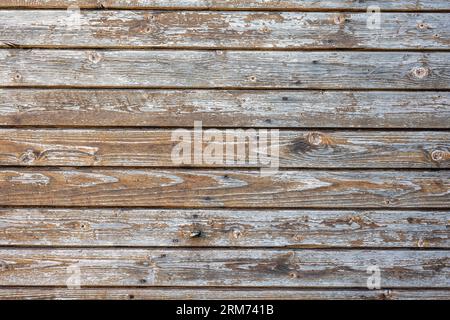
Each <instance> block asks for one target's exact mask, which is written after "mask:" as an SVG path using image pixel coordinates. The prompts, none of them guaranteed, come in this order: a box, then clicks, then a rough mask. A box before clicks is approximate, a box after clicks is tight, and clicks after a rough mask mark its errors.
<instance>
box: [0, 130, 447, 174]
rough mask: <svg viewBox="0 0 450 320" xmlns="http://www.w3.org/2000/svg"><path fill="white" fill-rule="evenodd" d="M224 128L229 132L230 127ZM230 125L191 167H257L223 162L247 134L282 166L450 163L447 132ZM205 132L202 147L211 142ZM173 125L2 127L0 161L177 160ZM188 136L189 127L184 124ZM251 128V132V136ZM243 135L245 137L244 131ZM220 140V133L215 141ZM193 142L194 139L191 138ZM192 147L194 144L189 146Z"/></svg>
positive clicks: (242, 145)
mask: <svg viewBox="0 0 450 320" xmlns="http://www.w3.org/2000/svg"><path fill="white" fill-rule="evenodd" d="M227 130H228V131H227ZM227 130H225V129H224V130H214V131H213V133H214V134H215V135H216V136H217V137H220V138H221V139H223V143H222V142H221V147H220V148H221V149H222V153H223V156H222V157H221V160H222V161H220V162H219V163H215V164H214V163H212V164H211V163H208V162H207V161H203V162H202V163H199V164H196V163H194V161H193V153H190V158H191V162H190V163H187V165H190V166H194V167H252V166H255V167H260V166H261V162H255V163H254V164H251V163H249V162H248V161H246V162H243V163H232V164H227V163H226V161H225V159H226V151H227V150H228V149H227V148H230V146H231V148H233V149H234V150H236V148H243V150H244V152H243V155H245V157H246V158H247V159H248V157H249V155H250V153H251V152H252V151H251V150H250V146H249V140H252V141H254V143H260V144H262V145H266V144H267V145H276V146H277V148H278V149H279V162H280V163H279V164H280V167H282V168H439V167H440V168H449V167H450V133H448V132H440V131H439V132H429V131H427V132H415V131H413V132H411V131H375V132H373V131H368V132H362V131H328V130H327V131H320V132H319V131H281V132H280V133H279V139H278V141H272V140H271V139H270V137H269V138H268V137H267V135H266V134H264V132H267V131H266V130H263V134H261V132H260V131H259V130H248V131H244V130H240V131H233V132H236V133H237V135H238V134H239V135H238V136H239V137H241V138H239V140H238V138H236V139H234V140H233V141H225V140H226V138H225V137H226V133H227V132H228V133H230V132H231V131H230V130H229V129H227ZM207 132H208V131H204V136H203V139H202V140H203V143H202V146H203V150H206V148H207V147H208V145H209V144H210V143H212V142H211V141H210V139H209V138H208V136H207V135H206V134H207ZM173 133H174V131H173V130H105V129H103V130H67V129H65V130H64V129H52V130H42V129H40V130H25V129H0V165H2V166H4V165H10V166H143V167H144V166H148V167H151V166H157V167H164V166H166V167H177V166H179V164H177V163H176V162H174V161H172V150H173V149H174V145H176V144H178V143H179V142H178V140H177V139H176V137H173ZM186 133H188V135H189V137H190V141H191V142H192V141H193V140H194V131H193V130H186ZM252 134H254V136H252ZM246 137H247V138H246ZM215 141H216V142H214V143H217V140H215ZM192 143H193V142H192ZM192 150H193V146H191V151H192Z"/></svg>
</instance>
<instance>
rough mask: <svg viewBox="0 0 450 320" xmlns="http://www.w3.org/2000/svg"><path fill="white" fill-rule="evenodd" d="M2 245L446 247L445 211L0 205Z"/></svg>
mask: <svg viewBox="0 0 450 320" xmlns="http://www.w3.org/2000/svg"><path fill="white" fill-rule="evenodd" d="M0 218H1V219H0V245H1V246H64V247H71V246H78V247H81V246H84V247H86V246H87V247H95V246H135V247H159V246H162V247H170V246H177V247H179V246H181V247H287V246H289V247H301V248H332V247H335V248H347V247H348V248H401V247H403V248H407V247H410V248H413V247H416V248H422V247H424V248H450V231H449V230H448V227H449V224H450V212H448V211H442V212H441V211H371V210H354V211H348V210H347V211H334V210H328V211H317V210H295V211H293V210H292V211H286V210H262V211H254V210H131V209H109V210H105V209H12V208H8V209H0Z"/></svg>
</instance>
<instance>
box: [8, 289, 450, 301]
mask: <svg viewBox="0 0 450 320" xmlns="http://www.w3.org/2000/svg"><path fill="white" fill-rule="evenodd" d="M0 299H2V300H16V299H21V300H80V299H83V300H236V299H238V300H286V299H290V300H291V299H292V300H323V299H331V300H448V299H450V290H445V289H442V290H439V289H433V290H430V289H409V290H408V289H406V290H405V289H403V290H402V289H394V290H390V289H381V290H367V289H366V290H364V289H325V290H324V289H293V288H282V289H259V288H246V289H242V288H208V289H202V288H195V289H191V288H149V287H147V288H80V289H67V288H48V287H47V288H46V287H41V288H23V287H22V288H21V287H16V288H1V287H0Z"/></svg>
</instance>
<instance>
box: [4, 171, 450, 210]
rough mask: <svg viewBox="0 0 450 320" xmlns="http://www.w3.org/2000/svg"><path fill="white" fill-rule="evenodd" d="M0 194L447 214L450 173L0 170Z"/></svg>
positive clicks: (41, 202) (45, 200)
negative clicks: (439, 210)
mask: <svg viewBox="0 0 450 320" xmlns="http://www.w3.org/2000/svg"><path fill="white" fill-rule="evenodd" d="M266 174H267V173H266ZM0 190H2V192H1V193H0V206H1V205H35V206H96V207H101V206H149V207H171V208H173V207H178V208H180V207H183V208H184V207H188V208H189V207H197V208H198V207H240V208H242V207H249V208H262V207H283V208H292V207H315V208H326V207H328V208H361V207H368V208H380V207H392V208H398V207H402V208H431V207H434V208H448V204H449V201H450V171H392V170H391V171H378V170H376V171H370V170H367V171H357V170H350V171H326V170H323V171H319V170H300V171H298V170H289V171H279V172H276V173H274V172H272V175H269V176H265V175H263V176H261V175H260V172H259V171H254V170H199V169H197V170H194V169H191V170H188V169H186V170H175V169H172V170H150V169H146V170H144V169H141V170H137V169H128V170H125V169H122V170H119V169H116V168H110V169H98V170H94V169H53V170H50V169H36V168H34V169H20V170H19V169H6V168H4V169H2V170H0Z"/></svg>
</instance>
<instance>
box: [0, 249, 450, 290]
mask: <svg viewBox="0 0 450 320" xmlns="http://www.w3.org/2000/svg"><path fill="white" fill-rule="evenodd" d="M0 257H1V265H0V266H1V269H0V270H1V271H0V286H65V285H70V284H73V276H74V275H75V276H76V277H77V278H78V275H79V280H80V283H79V284H80V285H81V286H201V287H203V288H204V287H208V286H219V287H220V286H222V287H223V286H225V287H226V286H235V287H239V286H245V287H254V286H258V287H261V286H264V287H270V286H275V287H302V288H305V287H313V288H324V287H339V288H346V287H347V288H367V282H368V280H369V278H370V276H371V274H373V271H372V272H368V270H369V271H370V270H371V269H370V268H373V267H374V266H376V267H377V268H378V269H379V270H380V276H381V285H382V286H383V287H387V288H408V287H412V288H430V287H432V288H434V289H438V288H446V289H448V288H450V281H449V278H450V251H422V250H395V251H389V252H386V251H380V250H375V251H373V250H349V251H346V250H340V251H333V250H319V251H318V250H260V249H252V250H243V249H240V250H218V249H214V250H213V249H196V250H186V249H101V250H99V249H55V248H50V249H6V250H5V249H0Z"/></svg>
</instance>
